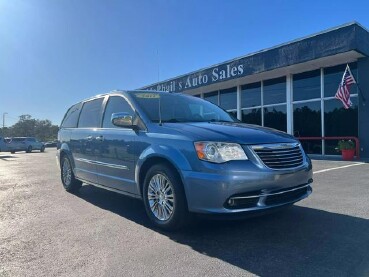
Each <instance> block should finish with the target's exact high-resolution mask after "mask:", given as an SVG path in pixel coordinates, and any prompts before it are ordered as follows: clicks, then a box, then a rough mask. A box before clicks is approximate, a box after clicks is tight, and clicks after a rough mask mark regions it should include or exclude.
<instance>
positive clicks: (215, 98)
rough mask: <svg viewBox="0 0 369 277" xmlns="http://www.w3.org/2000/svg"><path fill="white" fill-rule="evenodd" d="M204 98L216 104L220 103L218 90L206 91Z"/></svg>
mask: <svg viewBox="0 0 369 277" xmlns="http://www.w3.org/2000/svg"><path fill="white" fill-rule="evenodd" d="M204 99H205V100H206V101H209V102H211V103H213V104H215V105H218V92H217V91H214V92H209V93H205V94H204Z"/></svg>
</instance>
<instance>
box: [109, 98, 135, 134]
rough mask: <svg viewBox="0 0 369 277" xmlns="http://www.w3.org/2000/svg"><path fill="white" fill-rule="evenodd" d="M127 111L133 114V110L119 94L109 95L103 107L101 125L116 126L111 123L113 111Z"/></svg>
mask: <svg viewBox="0 0 369 277" xmlns="http://www.w3.org/2000/svg"><path fill="white" fill-rule="evenodd" d="M121 112H125V113H129V114H130V115H133V110H132V108H131V106H130V105H129V104H128V102H127V101H126V100H125V99H124V98H123V97H120V96H111V97H109V101H108V104H107V105H106V108H105V114H104V121H103V127H104V128H117V127H116V126H115V125H113V123H111V115H112V114H113V113H121Z"/></svg>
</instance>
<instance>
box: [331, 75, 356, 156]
mask: <svg viewBox="0 0 369 277" xmlns="http://www.w3.org/2000/svg"><path fill="white" fill-rule="evenodd" d="M342 74H343V73H342ZM341 77H342V76H341ZM351 101H352V103H353V105H352V106H351V108H350V109H347V110H346V109H345V108H344V107H343V105H342V103H341V101H340V100H338V99H331V100H326V101H324V128H325V136H327V137H336V136H354V137H358V132H359V131H358V98H357V97H351ZM336 147H337V141H335V140H326V141H325V153H326V154H332V155H334V154H336V155H337V154H339V153H337V151H336V149H335V148H336Z"/></svg>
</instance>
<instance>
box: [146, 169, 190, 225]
mask: <svg viewBox="0 0 369 277" xmlns="http://www.w3.org/2000/svg"><path fill="white" fill-rule="evenodd" d="M143 199H144V203H145V209H146V213H147V215H148V216H149V218H150V220H151V221H152V222H153V223H154V225H155V226H157V227H159V228H161V229H164V230H175V229H179V228H181V227H183V226H184V224H185V223H187V222H188V218H189V215H188V210H187V204H186V197H185V193H184V190H183V185H182V182H181V179H180V178H179V176H178V174H177V173H176V172H175V171H174V170H172V169H171V168H170V167H168V166H167V165H165V164H158V165H154V166H153V167H151V168H150V169H149V170H148V172H147V174H146V178H145V181H144V186H143Z"/></svg>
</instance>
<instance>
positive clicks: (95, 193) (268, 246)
mask: <svg viewBox="0 0 369 277" xmlns="http://www.w3.org/2000/svg"><path fill="white" fill-rule="evenodd" d="M77 196H78V197H80V198H82V199H84V200H85V201H88V202H90V203H92V204H93V205H96V206H98V207H100V208H102V209H105V210H108V211H111V212H113V213H115V214H117V215H120V216H122V217H124V218H126V219H128V220H131V221H134V222H136V223H138V224H141V225H143V226H145V227H147V228H152V227H151V225H150V223H149V221H148V219H147V217H146V214H145V210H144V206H143V204H142V203H141V201H139V200H135V199H131V198H129V197H125V196H123V195H120V194H117V193H114V192H110V191H107V190H103V189H100V188H96V187H94V186H90V185H85V186H83V187H82V189H81V190H80V192H79V193H78V194H77ZM158 232H160V233H161V234H163V235H165V236H167V237H168V238H170V239H172V240H173V241H175V242H177V243H180V244H183V245H188V246H189V247H191V248H192V249H193V250H195V251H197V252H199V253H201V254H203V255H207V256H210V257H214V258H217V259H220V260H222V261H224V262H227V263H229V264H232V265H234V266H237V267H239V268H242V269H244V270H247V271H249V272H251V273H254V274H256V275H259V276H369V220H365V219H362V218H356V217H352V216H346V215H341V214H335V213H330V212H326V211H322V210H317V209H312V208H305V207H299V206H292V207H290V208H288V209H285V210H282V211H280V212H278V213H274V214H269V215H265V216H262V217H257V218H249V219H245V220H242V221H208V220H201V221H198V220H197V221H196V222H195V223H194V224H192V225H191V226H189V227H187V228H186V229H184V230H181V231H178V232H175V233H168V232H162V231H158Z"/></svg>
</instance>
